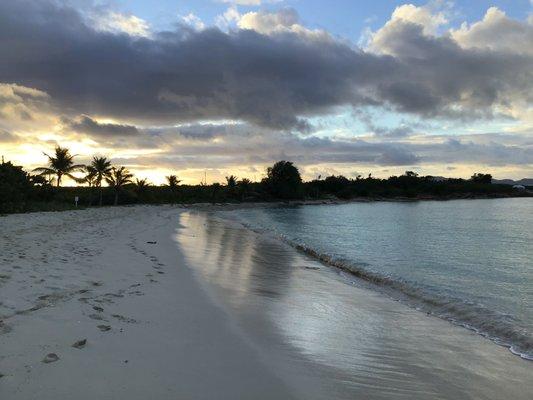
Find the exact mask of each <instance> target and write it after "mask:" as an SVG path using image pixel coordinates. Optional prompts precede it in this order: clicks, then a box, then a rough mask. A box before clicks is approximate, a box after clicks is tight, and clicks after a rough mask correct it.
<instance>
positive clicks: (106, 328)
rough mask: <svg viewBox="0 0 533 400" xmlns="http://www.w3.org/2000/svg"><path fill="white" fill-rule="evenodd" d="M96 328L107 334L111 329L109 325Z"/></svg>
mask: <svg viewBox="0 0 533 400" xmlns="http://www.w3.org/2000/svg"><path fill="white" fill-rule="evenodd" d="M97 328H98V329H100V330H101V331H102V332H107V331H110V330H111V327H110V326H109V325H98V327H97Z"/></svg>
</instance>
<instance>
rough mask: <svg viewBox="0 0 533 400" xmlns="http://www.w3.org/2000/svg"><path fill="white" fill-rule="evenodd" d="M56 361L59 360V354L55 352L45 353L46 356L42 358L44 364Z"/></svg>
mask: <svg viewBox="0 0 533 400" xmlns="http://www.w3.org/2000/svg"><path fill="white" fill-rule="evenodd" d="M56 361H59V356H58V355H57V354H56V353H50V354H47V355H46V357H44V358H43V363H45V364H50V363H53V362H56Z"/></svg>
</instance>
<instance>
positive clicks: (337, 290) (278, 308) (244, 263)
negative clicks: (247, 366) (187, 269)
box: [177, 213, 533, 399]
mask: <svg viewBox="0 0 533 400" xmlns="http://www.w3.org/2000/svg"><path fill="white" fill-rule="evenodd" d="M181 223H182V225H183V228H182V229H180V230H179V231H178V234H177V240H178V243H179V244H180V247H181V250H182V251H183V253H184V255H185V257H186V259H187V260H188V261H189V265H190V266H191V267H192V268H193V269H194V270H195V272H196V273H197V274H198V277H199V279H200V281H201V282H203V283H205V284H206V285H207V288H208V290H210V291H211V292H212V293H213V295H214V297H215V299H216V301H217V302H219V303H220V304H221V305H222V306H223V307H224V308H225V309H226V310H227V312H228V314H229V315H230V316H231V317H232V318H235V320H236V321H237V322H238V324H239V326H240V327H241V328H242V329H243V331H244V332H245V333H246V335H247V337H249V339H250V341H251V342H253V343H254V344H255V345H256V346H257V347H258V349H260V351H262V352H264V353H265V354H266V355H267V356H265V357H266V358H269V359H270V360H277V362H278V363H279V362H280V360H281V362H282V363H283V364H284V365H285V368H289V367H287V365H289V364H290V365H291V366H290V368H293V367H294V368H296V369H298V370H299V371H300V375H302V374H303V375H306V374H307V376H306V377H303V378H302V379H308V380H312V381H313V382H314V383H315V384H316V385H317V386H320V387H321V388H322V389H323V390H325V391H327V393H328V397H329V398H338V399H352V398H354V396H355V395H358V396H363V397H364V398H371V399H404V398H405V399H459V398H460V399H470V398H471V399H477V398H484V399H502V398H505V397H510V398H513V399H527V398H529V395H530V393H532V392H533V382H532V380H531V379H530V377H531V373H532V371H533V364H532V363H531V362H529V361H525V360H522V359H520V358H518V357H515V356H513V355H511V354H510V353H509V352H508V351H507V350H506V349H504V348H502V347H499V346H496V345H494V344H493V343H492V342H490V341H488V340H486V339H484V338H482V337H480V336H479V335H476V334H474V333H472V332H469V331H467V330H465V329H463V328H460V327H456V326H453V325H451V324H449V323H447V322H445V321H442V320H439V319H436V318H433V317H430V316H427V315H425V314H424V313H421V312H419V311H416V310H414V309H411V308H408V307H407V306H405V305H403V304H401V303H398V302H395V301H392V300H391V299H389V298H387V297H385V296H383V295H382V294H380V293H378V292H375V291H373V290H370V289H368V288H367V287H364V285H363V284H361V283H359V282H354V279H355V278H352V277H350V276H345V275H343V274H341V273H339V272H338V271H336V270H334V269H331V268H329V267H326V266H323V265H321V264H319V263H317V262H315V261H314V260H312V259H309V258H307V257H306V256H303V255H301V254H299V253H297V252H295V251H294V250H293V249H292V248H290V247H287V246H285V245H283V244H281V243H280V242H278V241H276V240H275V239H273V238H268V237H265V236H262V235H258V234H256V233H253V232H251V231H248V230H246V229H244V228H241V227H240V226H237V225H233V224H228V223H226V222H223V221H221V220H219V219H216V218H213V216H209V215H207V214H205V213H183V214H182V219H181ZM291 363H292V364H291ZM302 371H303V372H302ZM289 384H290V382H289ZM324 388H325V389H324ZM317 393H318V392H317ZM315 398H320V396H319V395H318V394H316V393H315Z"/></svg>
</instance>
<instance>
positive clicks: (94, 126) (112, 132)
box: [63, 115, 139, 137]
mask: <svg viewBox="0 0 533 400" xmlns="http://www.w3.org/2000/svg"><path fill="white" fill-rule="evenodd" d="M63 124H64V125H65V127H66V128H67V129H70V130H73V131H75V132H78V133H85V134H87V135H90V136H102V137H113V136H135V135H138V134H139V130H138V129H137V127H135V126H133V125H123V124H114V123H102V122H98V121H96V120H94V119H92V118H91V117H89V116H87V115H82V116H80V117H79V118H76V119H74V120H71V119H68V118H66V119H64V120H63Z"/></svg>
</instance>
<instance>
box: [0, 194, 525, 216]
mask: <svg viewBox="0 0 533 400" xmlns="http://www.w3.org/2000/svg"><path fill="white" fill-rule="evenodd" d="M517 198H533V192H532V191H526V192H524V193H520V194H519V193H516V194H513V195H508V194H506V195H503V194H488V195H476V194H472V193H470V194H464V195H461V196H453V195H452V196H432V195H420V196H416V197H354V198H350V199H340V198H324V199H308V200H273V201H241V202H223V203H219V202H215V203H209V202H203V203H179V202H178V203H135V204H122V205H119V206H118V207H162V206H168V207H181V208H185V209H191V208H194V209H205V208H208V207H210V208H213V207H234V208H248V207H280V206H286V207H293V206H300V205H338V204H350V203H373V202H392V203H416V202H421V201H424V202H425V201H443V202H444V201H454V200H496V199H517ZM43 204H47V203H43ZM113 207H117V206H112V205H105V206H81V205H80V206H79V207H75V206H73V205H71V204H68V205H67V204H61V206H60V207H57V208H50V207H48V205H47V207H46V209H42V210H39V209H35V210H31V211H22V212H13V213H4V214H2V213H0V218H1V217H4V216H8V215H16V214H34V213H54V212H68V211H80V210H93V209H107V208H113Z"/></svg>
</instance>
